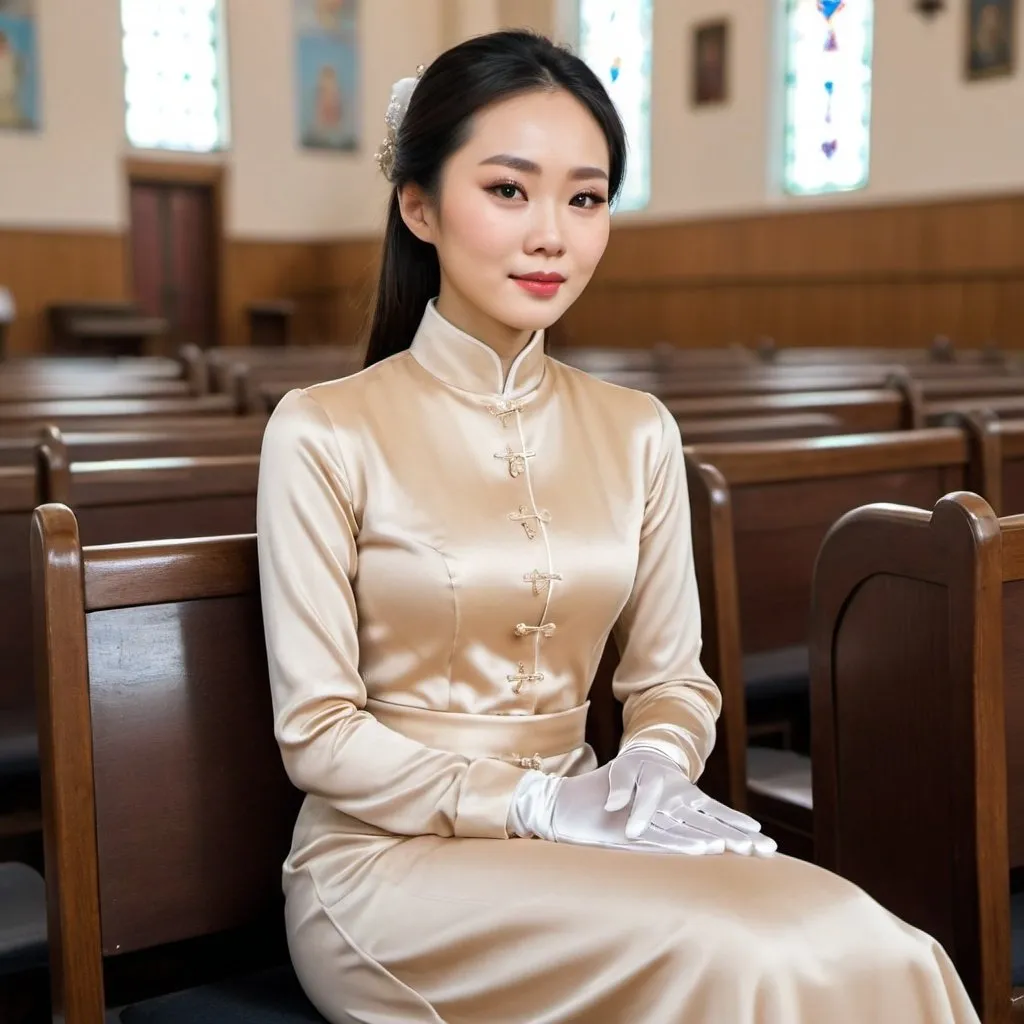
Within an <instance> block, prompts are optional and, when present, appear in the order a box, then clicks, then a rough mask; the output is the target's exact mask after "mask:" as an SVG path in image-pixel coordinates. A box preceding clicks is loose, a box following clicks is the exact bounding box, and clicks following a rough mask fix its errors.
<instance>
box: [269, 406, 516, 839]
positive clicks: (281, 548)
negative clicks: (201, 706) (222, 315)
mask: <svg viewBox="0 0 1024 1024" xmlns="http://www.w3.org/2000/svg"><path fill="white" fill-rule="evenodd" d="M257 521H258V536H259V557H260V586H261V590H262V597H263V619H264V625H265V628H266V636H267V656H268V661H269V667H270V685H271V690H272V694H273V702H274V718H275V733H276V736H277V740H278V743H279V745H280V747H281V754H282V757H283V759H284V765H285V768H286V769H287V771H288V774H289V776H290V778H291V780H292V782H293V783H294V784H295V785H296V786H297V787H299V789H302V790H304V791H305V792H307V793H313V794H315V795H317V796H319V797H321V798H323V799H324V800H326V801H328V802H329V803H330V804H332V805H333V806H334V807H336V808H337V809H338V810H339V811H342V812H343V813H345V814H349V815H351V816H352V817H354V818H357V819H359V820H360V821H365V822H367V823H369V824H371V825H376V826H377V827H379V828H382V829H386V830H387V831H389V832H394V833H397V834H399V835H424V834H435V835H440V836H453V835H454V836H475V837H483V838H502V839H503V838H506V837H507V832H506V822H507V819H508V812H509V806H510V804H511V801H512V793H513V791H514V790H515V787H516V784H517V783H518V782H519V780H520V778H521V777H522V775H523V774H524V769H522V768H520V767H518V766H516V765H513V764H509V763H506V762H504V761H499V760H496V759H492V758H479V759H474V760H471V759H469V758H466V757H461V756H459V755H457V754H450V753H447V752H444V751H440V750H434V749H432V748H430V747H426V746H423V745H422V744H420V743H416V742H414V741H412V740H409V739H407V738H406V737H404V736H402V735H401V734H399V733H397V732H394V731H393V730H391V729H388V728H387V727H385V726H383V725H381V724H380V723H379V722H378V721H377V720H376V719H375V718H374V717H373V716H372V715H371V714H370V713H369V712H367V711H366V710H364V707H365V704H366V688H365V687H364V685H363V681H362V679H361V678H360V676H359V643H358V637H357V632H356V602H355V594H354V591H353V586H352V581H353V579H354V578H355V574H356V564H357V551H356V534H357V532H358V526H357V519H356V515H355V513H354V511H353V507H352V492H351V490H350V488H349V482H348V477H347V475H346V472H345V466H344V464H343V462H342V455H341V451H340V448H339V444H338V438H337V435H336V433H335V429H334V427H333V425H332V423H331V422H330V420H329V418H328V416H327V413H326V412H325V411H324V409H323V408H322V407H321V406H320V404H319V403H318V402H317V401H316V400H315V399H314V398H312V397H311V396H310V395H308V394H307V393H306V392H304V391H293V392H291V393H289V394H288V395H286V396H285V397H284V398H283V399H282V400H281V402H280V403H279V404H278V406H277V408H276V409H275V411H274V414H273V416H272V417H271V419H270V422H269V424H268V425H267V431H266V435H265V437H264V440H263V451H262V457H261V460H260V483H259V499H258V514H257Z"/></svg>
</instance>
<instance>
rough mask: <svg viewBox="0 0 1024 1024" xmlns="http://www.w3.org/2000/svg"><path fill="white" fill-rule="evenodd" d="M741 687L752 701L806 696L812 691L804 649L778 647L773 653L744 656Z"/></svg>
mask: <svg viewBox="0 0 1024 1024" xmlns="http://www.w3.org/2000/svg"><path fill="white" fill-rule="evenodd" d="M743 686H744V689H745V690H746V692H747V697H748V698H749V699H751V700H768V699H770V698H775V697H799V696H801V695H802V696H805V697H806V696H807V695H808V694H809V693H810V689H811V666H810V656H809V654H808V650H807V648H806V647H804V646H797V647H780V648H778V649H777V650H774V651H761V652H759V653H758V654H745V655H744V656H743Z"/></svg>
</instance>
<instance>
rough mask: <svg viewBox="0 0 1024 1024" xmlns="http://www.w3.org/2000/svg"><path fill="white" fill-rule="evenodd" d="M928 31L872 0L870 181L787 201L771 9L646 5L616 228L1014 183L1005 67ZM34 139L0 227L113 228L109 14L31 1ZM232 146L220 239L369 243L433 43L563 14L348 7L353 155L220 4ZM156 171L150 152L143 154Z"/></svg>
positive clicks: (2, 138)
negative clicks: (355, 124) (393, 92)
mask: <svg viewBox="0 0 1024 1024" xmlns="http://www.w3.org/2000/svg"><path fill="white" fill-rule="evenodd" d="M964 3H965V0H953V3H951V5H950V6H951V10H950V11H949V12H948V13H946V14H945V15H942V16H940V17H939V18H937V19H935V20H934V21H933V22H931V23H928V22H925V21H923V20H922V19H921V18H920V17H919V16H917V15H915V14H914V13H913V12H912V11H911V9H910V4H909V2H896V0H876V32H875V106H874V121H873V155H872V174H871V183H870V185H869V186H868V188H866V189H864V190H863V191H861V192H856V193H847V194H843V195H839V196H830V197H821V198H811V199H795V198H791V197H787V196H784V195H783V194H782V193H781V189H780V188H779V185H778V180H777V173H774V172H777V170H778V167H779V152H778V149H779V145H778V143H779V139H780V136H781V131H780V126H779V116H778V112H779V109H780V103H781V90H780V87H779V80H780V75H779V73H778V63H779V62H778V50H779V47H778V46H777V45H775V43H774V42H773V34H774V33H776V32H777V30H778V22H777V20H776V19H775V18H774V17H773V14H774V12H775V11H776V10H777V8H778V6H779V5H780V4H781V0H655V36H654V45H655V53H654V82H653V100H652V113H653V117H654V132H653V139H654V141H653V147H654V148H653V169H652V199H651V203H650V206H649V208H648V209H647V210H646V211H644V212H642V213H639V214H633V215H629V216H628V217H627V216H623V217H622V221H623V222H627V221H632V220H651V219H655V220H673V219H678V218H687V217H702V216H717V215H723V214H732V213H743V212H756V211H759V210H765V209H780V208H781V209H800V208H804V207H812V206H817V205H821V204H843V203H865V202H866V203H875V202H887V201H905V200H911V199H924V198H933V197H934V198H940V197H945V196H958V195H969V194H976V193H983V192H1000V191H1010V190H1019V189H1021V188H1022V187H1024V70H1022V71H1021V72H1018V74H1017V75H1016V76H1015V77H1013V78H1011V79H1002V80H995V81H989V82H983V83H977V84H968V83H966V82H965V81H964V80H963V76H962V71H961V65H962V49H963V29H964V25H963V7H964ZM37 4H38V8H39V19H40V56H41V61H42V69H43V76H42V97H43V99H42V102H43V118H44V127H43V130H42V131H41V132H40V133H38V134H20V133H0V227H15V226H18V227H40V228H48V227H51V228H61V229H75V228H80V229H95V228H98V229H109V230H120V229H122V228H123V227H124V225H125V222H126V203H125V195H124V182H123V167H122V161H123V158H124V156H125V155H126V154H127V153H128V152H129V149H128V147H127V145H126V144H125V142H124V133H123V101H122V92H121V90H122V71H121V55H120V24H119V15H118V8H119V3H118V0H89V2H88V3H84V2H80V0H37ZM227 5H228V25H229V33H230V35H229V42H230V46H229V62H230V70H231V121H232V146H231V149H230V151H229V152H228V153H226V154H225V155H224V157H223V160H224V161H225V163H226V164H227V165H228V167H229V172H230V173H229V189H228V209H227V228H228V232H229V234H230V235H231V236H233V237H237V238H255V239H282V240H285V239H315V238H333V237H339V236H345V235H349V236H359V235H366V234H369V233H373V232H375V231H376V230H377V229H378V227H379V226H380V224H381V222H382V219H383V211H384V204H385V199H386V188H385V185H384V182H383V181H382V180H381V178H380V177H379V175H378V173H377V170H376V167H375V164H374V160H373V152H374V150H375V148H376V146H377V144H378V141H379V138H380V135H381V131H382V128H383V123H382V118H383V112H384V108H385V106H386V103H387V97H388V92H389V89H390V86H391V83H392V82H393V81H394V80H395V79H397V78H399V77H402V76H403V75H407V74H412V73H413V71H414V69H415V67H416V65H417V64H418V63H427V62H429V60H430V59H432V58H433V57H434V56H435V55H436V54H437V52H439V50H440V49H441V48H442V47H443V46H445V45H451V44H452V43H454V42H456V41H457V40H458V39H462V38H465V37H467V36H469V35H475V34H478V33H481V32H487V31H490V30H492V29H495V28H497V27H499V25H531V26H532V27H535V28H538V29H541V30H551V29H552V28H553V27H554V30H555V32H556V35H558V36H559V37H560V38H563V39H565V38H571V37H572V30H571V24H570V22H571V11H572V9H574V7H575V0H363V2H362V4H361V9H362V33H363V48H364V54H363V70H362V74H363V82H364V90H363V110H362V116H363V126H364V130H363V139H364V145H363V148H362V150H361V151H360V152H359V153H357V154H352V155H348V154H324V153H317V152H311V151H304V150H301V149H300V148H299V147H298V146H297V144H296V141H295V130H294V113H293V111H294V87H293V80H294V69H293V63H292V61H293V47H292V42H291V28H290V27H291V14H290V10H291V3H290V0H227ZM721 15H726V16H728V17H730V18H731V20H732V24H733V38H732V43H733V50H732V80H731V83H730V86H731V99H730V101H729V103H728V104H727V105H726V106H724V107H721V108H706V109H703V110H695V109H693V108H692V107H691V106H690V102H689V87H688V75H689V61H690V30H691V28H692V26H693V25H694V24H695V23H696V22H699V21H701V20H704V19H705V18H710V17H718V16H721ZM1018 28H1019V31H1020V32H1021V40H1020V46H1019V52H1020V53H1022V54H1024V18H1022V19H1019V20H1018ZM158 156H159V158H160V159H166V158H167V157H166V155H165V154H158Z"/></svg>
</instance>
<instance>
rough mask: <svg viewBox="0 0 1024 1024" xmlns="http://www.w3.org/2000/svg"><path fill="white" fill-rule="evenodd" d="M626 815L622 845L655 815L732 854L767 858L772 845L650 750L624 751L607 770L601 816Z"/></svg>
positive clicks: (642, 747)
mask: <svg viewBox="0 0 1024 1024" xmlns="http://www.w3.org/2000/svg"><path fill="white" fill-rule="evenodd" d="M623 808H627V809H628V810H629V817H628V819H627V821H626V827H625V834H626V838H627V839H636V838H638V837H639V836H642V835H643V834H644V832H645V831H646V829H647V828H648V826H649V825H650V823H651V822H652V821H653V820H654V818H655V817H656V816H658V815H666V816H668V818H669V819H671V820H673V821H676V822H678V823H679V824H680V825H688V826H690V827H691V828H695V829H699V830H701V831H703V832H707V833H708V834H709V835H711V836H713V837H715V838H717V839H720V840H722V841H723V842H724V843H725V848H726V849H727V850H730V851H731V852H732V853H740V854H750V853H757V854H760V855H761V856H769V855H771V854H772V853H774V852H775V850H776V843H775V841H774V840H773V839H769V838H768V836H766V835H762V834H761V826H760V824H759V823H758V822H756V821H755V820H754V819H753V818H751V817H749V816H748V815H746V814H741V813H740V812H739V811H734V810H732V809H731V808H729V807H726V806H725V804H722V803H719V802H718V801H717V800H713V799H712V798H711V797H709V796H707V795H705V794H704V793H702V792H701V791H700V790H699V789H698V788H697V787H696V786H695V785H694V784H693V783H692V782H690V781H689V779H687V777H686V774H685V772H684V771H683V769H682V768H680V767H679V765H678V764H676V762H675V761H673V760H672V759H671V758H670V757H668V756H667V755H666V754H664V753H662V752H661V751H660V750H659V749H657V748H656V747H653V746H645V745H643V744H640V743H637V744H635V745H633V746H629V747H626V748H625V749H624V750H623V751H622V752H621V753H620V754H619V755H618V757H616V758H615V759H614V760H612V761H611V762H610V764H609V775H608V797H607V800H606V801H605V810H606V811H619V810H622V809H623Z"/></svg>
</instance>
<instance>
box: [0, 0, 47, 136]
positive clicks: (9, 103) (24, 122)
mask: <svg viewBox="0 0 1024 1024" xmlns="http://www.w3.org/2000/svg"><path fill="white" fill-rule="evenodd" d="M35 4H36V0H0V130H5V129H7V130H10V129H13V130H22V131H32V130H35V129H38V128H39V127H40V109H39V58H38V40H37V22H36V6H35Z"/></svg>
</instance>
